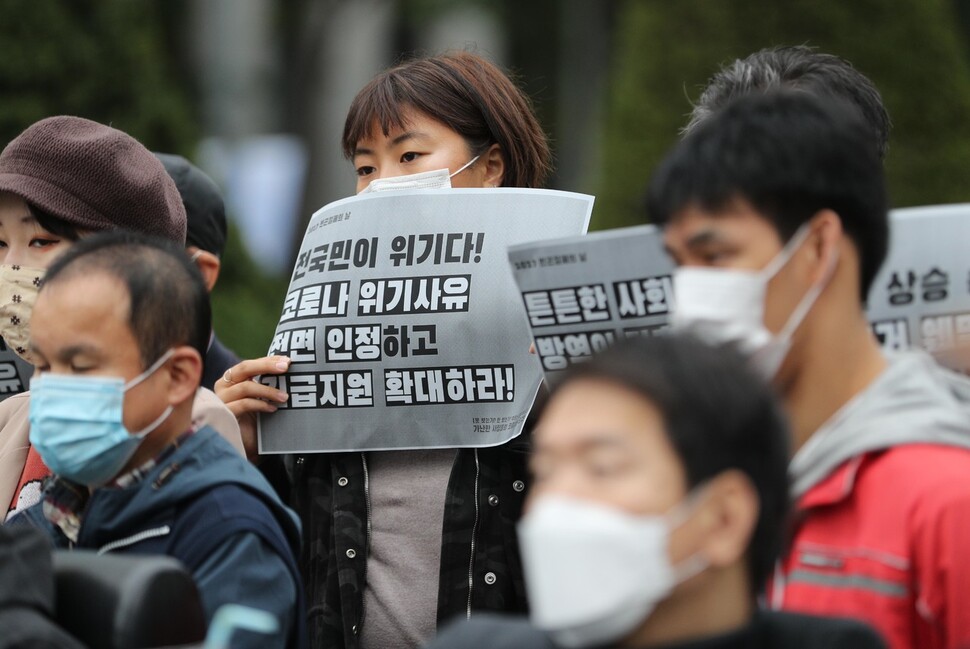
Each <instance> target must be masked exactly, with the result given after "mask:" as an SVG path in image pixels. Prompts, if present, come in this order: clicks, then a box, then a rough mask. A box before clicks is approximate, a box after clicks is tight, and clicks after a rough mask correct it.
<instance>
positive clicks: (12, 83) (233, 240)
mask: <svg viewBox="0 0 970 649" xmlns="http://www.w3.org/2000/svg"><path fill="white" fill-rule="evenodd" d="M184 9H185V7H184V3H183V2H181V1H179V0H155V1H153V2H142V1H135V0H71V1H70V2H64V1H62V0H31V1H30V2H25V1H23V0H0V15H3V16H4V17H5V20H3V21H2V22H0V96H2V97H3V101H2V102H0V144H5V143H6V142H8V141H9V140H10V139H12V138H13V137H15V136H16V135H17V134H18V133H20V132H21V131H22V130H23V129H24V128H26V127H27V126H29V125H30V124H32V123H33V122H35V121H37V120H38V119H41V118H43V117H47V116H49V115H58V114H72V115H80V116H82V117H87V118H89V119H93V120H96V121H99V122H102V123H106V124H111V125H112V126H115V127H116V128H119V129H121V130H123V131H125V132H127V133H129V134H131V135H132V136H134V137H135V138H137V139H138V140H140V141H141V142H142V143H144V144H145V145H146V146H147V147H148V148H150V149H152V150H155V151H169V152H176V153H182V154H184V155H187V156H189V157H191V153H192V152H193V151H194V148H195V142H196V139H197V137H198V130H199V129H198V128H197V126H196V125H197V109H196V107H195V106H194V105H193V103H192V101H191V100H192V96H191V88H190V87H189V85H190V84H189V83H187V80H186V77H187V74H186V71H185V67H184V63H185V62H184V60H183V58H182V55H183V54H184V52H183V51H182V47H183V39H182V34H181V31H182V28H183V26H184ZM286 284H287V282H286V280H285V279H274V278H270V277H266V276H264V275H263V274H261V273H260V272H259V270H258V269H257V268H256V266H255V264H253V262H252V261H251V260H250V259H249V257H248V255H247V254H246V252H245V250H244V249H243V247H242V246H241V245H240V242H239V238H238V236H236V235H235V234H234V233H233V232H232V228H231V227H230V240H229V244H228V246H227V249H226V252H225V256H224V259H223V272H222V276H221V277H220V280H219V285H218V287H217V288H216V291H215V294H214V295H213V318H214V321H215V323H216V325H217V328H218V329H219V334H220V337H221V338H222V339H223V341H224V342H225V343H226V344H227V345H228V346H229V347H231V348H233V349H235V350H236V351H237V352H238V353H240V354H243V355H244V356H247V357H248V356H260V355H263V354H265V353H266V349H267V348H268V346H269V343H270V340H271V339H272V334H273V331H274V329H275V326H276V321H277V319H278V317H279V313H280V305H281V304H282V301H283V295H284V292H285V290H286Z"/></svg>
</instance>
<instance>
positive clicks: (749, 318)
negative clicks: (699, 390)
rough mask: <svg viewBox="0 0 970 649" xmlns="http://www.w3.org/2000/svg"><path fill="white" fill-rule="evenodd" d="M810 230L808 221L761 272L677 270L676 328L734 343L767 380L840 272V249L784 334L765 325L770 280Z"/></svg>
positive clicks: (710, 340)
mask: <svg viewBox="0 0 970 649" xmlns="http://www.w3.org/2000/svg"><path fill="white" fill-rule="evenodd" d="M809 232H810V229H809V227H808V224H805V225H803V226H802V227H801V228H799V229H798V231H797V232H796V233H795V236H793V237H792V238H791V240H790V241H789V242H788V244H787V245H786V246H785V247H784V249H783V250H782V251H781V252H780V253H778V255H776V256H775V258H774V259H772V260H771V262H769V263H768V265H767V266H766V267H765V268H764V269H762V270H760V271H749V270H733V269H724V268H695V267H682V268H677V269H676V270H675V271H674V276H673V284H674V297H675V300H676V302H675V304H674V309H673V313H672V314H671V320H670V324H671V327H672V328H673V329H675V330H679V331H687V332H690V333H693V334H694V335H696V336H698V337H699V338H700V339H701V340H704V341H706V342H708V343H711V344H725V343H727V344H734V345H736V346H737V348H738V349H739V350H740V351H741V353H743V354H745V355H746V356H748V357H749V360H750V363H751V364H752V366H753V367H754V368H755V370H756V371H758V372H759V373H760V374H761V375H762V376H763V377H765V378H766V379H769V380H770V379H771V378H773V377H774V376H775V374H777V373H778V369H779V368H780V367H781V364H782V362H783V361H784V360H785V356H787V354H788V350H789V349H790V348H791V337H792V335H793V334H794V333H795V330H796V329H798V326H799V325H800V324H801V323H802V320H804V319H805V316H807V315H808V312H809V311H810V310H811V308H812V306H813V305H814V304H815V300H816V299H818V296H819V294H820V293H821V292H822V290H823V289H824V288H825V286H826V285H827V284H828V282H829V280H830V279H831V277H832V273H833V272H834V270H835V264H836V261H837V255H838V250H836V254H835V255H833V257H832V264H831V266H830V268H829V270H828V272H827V274H826V277H825V278H824V279H823V281H821V282H819V283H818V284H816V285H815V286H812V287H811V288H810V289H809V290H808V292H807V293H806V294H805V297H803V298H802V300H801V302H799V303H798V305H797V306H796V307H795V310H794V311H793V312H792V314H791V316H790V317H789V318H788V321H787V322H786V323H785V325H784V326H783V327H782V329H781V331H780V332H779V333H778V335H775V334H773V333H771V331H769V330H768V328H767V327H765V323H764V311H765V297H766V295H767V293H768V282H770V281H771V278H772V277H774V276H775V275H776V274H777V273H778V271H780V270H781V269H782V267H784V265H785V264H787V263H788V261H789V260H790V259H791V258H792V255H794V254H795V251H796V250H797V249H798V248H799V247H800V246H801V245H802V244H803V243H804V242H805V240H806V239H807V238H808V235H809Z"/></svg>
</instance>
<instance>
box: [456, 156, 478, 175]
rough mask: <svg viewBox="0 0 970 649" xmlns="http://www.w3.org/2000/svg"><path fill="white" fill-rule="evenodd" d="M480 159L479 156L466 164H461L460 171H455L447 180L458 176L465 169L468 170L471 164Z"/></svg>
mask: <svg viewBox="0 0 970 649" xmlns="http://www.w3.org/2000/svg"><path fill="white" fill-rule="evenodd" d="M481 157H482V156H481V155H477V156H475V157H474V158H472V159H471V160H469V161H468V162H466V163H465V164H463V165H462V166H461V169H459V170H458V171H456V172H455V173H453V174H449V175H448V178H454V177H455V176H457V175H458V174H460V173H461V172H463V171H464V170H465V169H468V168H469V167H470V166H472V165H473V164H475V161H476V160H478V159H479V158H481Z"/></svg>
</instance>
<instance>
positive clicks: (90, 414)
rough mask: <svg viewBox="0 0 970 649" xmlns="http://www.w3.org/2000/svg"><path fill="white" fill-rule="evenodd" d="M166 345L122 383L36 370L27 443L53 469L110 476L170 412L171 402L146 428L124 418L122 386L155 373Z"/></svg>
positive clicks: (94, 478) (85, 481)
mask: <svg viewBox="0 0 970 649" xmlns="http://www.w3.org/2000/svg"><path fill="white" fill-rule="evenodd" d="M173 353H175V350H174V349H170V350H168V351H167V352H165V353H164V354H162V356H161V358H159V359H158V360H157V361H155V362H154V363H153V364H152V366H151V367H149V368H148V369H147V370H145V371H144V372H142V373H141V374H139V375H138V376H136V377H135V378H134V379H132V380H131V381H129V382H128V383H125V382H124V380H123V379H121V378H112V377H102V376H73V375H69V374H47V373H45V374H40V375H39V376H36V377H35V378H34V379H33V380H31V382H30V443H31V444H32V445H33V446H34V448H36V449H37V452H38V453H40V457H41V459H42V460H44V464H46V465H47V466H48V468H50V470H51V471H53V472H54V473H55V474H56V475H59V476H62V477H64V478H67V479H68V480H70V481H72V482H76V483H78V484H82V485H85V486H88V487H99V486H101V485H103V484H105V483H107V482H108V481H109V480H111V479H112V478H114V477H115V476H116V475H118V473H119V472H120V471H121V470H122V469H123V468H124V466H125V464H127V463H128V460H130V459H131V456H132V455H134V454H135V451H136V450H137V449H138V446H139V445H140V444H141V442H142V440H143V439H144V438H145V437H146V436H147V435H148V434H149V433H151V432H152V431H153V430H155V429H156V428H158V427H159V426H160V425H161V424H162V422H164V421H165V420H166V419H167V418H168V416H169V415H170V414H172V410H173V409H174V408H173V406H171V405H169V406H168V408H166V409H165V412H163V413H162V414H161V415H160V416H159V417H158V419H156V420H155V421H153V422H152V423H151V424H149V425H148V426H147V427H146V428H144V429H142V430H140V431H138V432H136V433H130V432H129V431H128V429H127V428H125V424H124V402H125V392H127V391H128V390H130V389H131V388H133V387H135V386H136V385H138V384H139V383H141V382H142V381H144V380H145V379H147V378H148V377H149V376H151V375H152V374H154V373H155V372H156V371H157V370H158V368H160V367H161V366H162V365H163V364H164V363H165V361H167V360H168V359H169V358H171V357H172V354H173Z"/></svg>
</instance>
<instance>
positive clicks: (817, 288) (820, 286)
mask: <svg viewBox="0 0 970 649" xmlns="http://www.w3.org/2000/svg"><path fill="white" fill-rule="evenodd" d="M806 232H807V230H806ZM838 263H839V249H838V247H836V248H835V250H834V251H833V252H832V259H831V261H829V264H828V268H826V269H825V276H824V277H822V279H821V280H819V281H818V282H817V283H816V284H815V285H814V286H812V287H811V288H810V289H808V292H807V293H806V294H805V297H803V298H802V300H801V302H799V303H798V306H796V307H795V310H794V311H792V314H791V316H789V318H788V321H787V322H786V323H785V326H784V327H782V328H781V331H780V332H778V337H779V338H780V339H781V340H789V339H790V338H791V337H792V335H793V334H794V333H795V330H796V329H798V326H799V325H800V324H801V323H802V320H804V319H805V316H807V315H808V312H809V311H810V310H811V308H812V307H813V306H814V305H815V300H817V299H818V296H819V295H821V294H822V291H824V290H825V287H826V286H828V285H829V282H831V281H832V277H833V276H834V275H835V268H836V266H837V265H838Z"/></svg>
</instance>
